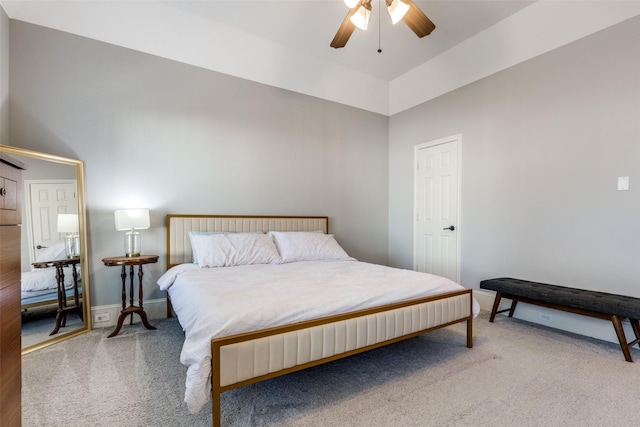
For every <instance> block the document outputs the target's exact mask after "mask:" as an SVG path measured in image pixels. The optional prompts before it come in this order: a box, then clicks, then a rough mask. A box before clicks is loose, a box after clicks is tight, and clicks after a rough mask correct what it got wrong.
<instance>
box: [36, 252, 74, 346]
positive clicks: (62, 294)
mask: <svg viewBox="0 0 640 427" xmlns="http://www.w3.org/2000/svg"><path fill="white" fill-rule="evenodd" d="M78 264H80V258H67V259H59V260H55V261H41V262H34V263H32V264H31V265H33V267H34V268H48V267H55V269H56V283H57V286H58V312H57V313H56V326H55V327H54V328H53V331H52V332H51V333H50V334H49V335H55V334H57V333H58V330H59V329H60V326H62V327H64V326H66V324H67V313H69V312H75V313H77V314H78V316H79V317H80V320H82V321H84V319H83V315H82V302H81V301H80V293H79V291H78V271H77V270H76V265H78ZM67 266H71V268H72V270H71V274H73V296H74V301H73V302H71V303H68V302H67V292H66V290H65V289H64V267H67Z"/></svg>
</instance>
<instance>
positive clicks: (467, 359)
mask: <svg viewBox="0 0 640 427" xmlns="http://www.w3.org/2000/svg"><path fill="white" fill-rule="evenodd" d="M155 323H156V324H157V326H158V330H156V331H149V330H146V329H144V328H143V327H142V326H141V325H139V324H138V325H135V324H134V325H133V326H129V325H125V327H123V330H122V331H121V332H120V334H119V335H118V336H116V337H114V338H110V339H107V338H106V336H107V335H108V334H109V332H110V330H105V329H98V330H94V331H92V332H90V333H88V334H85V335H82V336H80V337H77V338H74V339H71V340H69V341H66V342H64V343H61V344H57V345H55V346H53V347H50V348H47V349H43V350H39V351H37V352H34V353H32V354H29V355H26V356H25V357H24V358H23V426H25V427H29V426H125V425H127V426H208V425H210V423H211V408H210V407H207V408H205V410H203V411H202V412H201V413H200V414H197V415H191V414H189V413H188V412H187V410H186V408H185V405H184V404H183V402H182V398H183V391H184V379H185V368H184V367H183V366H182V365H181V364H180V362H179V354H180V347H181V345H182V331H181V329H180V326H179V324H178V322H177V321H176V320H175V319H168V320H162V321H157V322H155ZM474 328H475V331H474V348H473V349H467V348H466V346H465V337H464V326H463V325H456V326H454V327H450V328H447V329H443V330H439V331H435V332H432V333H429V334H427V335H424V336H421V337H418V338H415V339H411V340H408V341H405V342H402V343H398V344H394V345H392V346H388V347H385V348H381V349H378V350H374V351H371V352H368V353H365V354H362V355H358V356H353V357H350V358H348V359H344V360H341V361H337V362H333V363H330V364H327V365H323V366H319V367H316V368H312V369H309V370H306V371H302V372H298V373H294V374H291V375H287V376H284V377H280V378H276V379H273V380H270V381H267V382H264V383H260V384H255V385H252V386H248V387H244V388H240V389H236V390H233V391H230V392H227V393H224V394H223V396H222V404H223V412H222V421H223V425H226V426H363V427H365V426H367V427H369V426H620V427H624V426H637V425H638V424H639V423H640V415H639V414H638V404H639V403H640V350H638V349H637V347H636V348H635V349H634V350H632V355H633V356H634V358H635V359H636V362H635V363H628V362H625V361H624V358H623V356H622V352H621V351H620V349H619V347H618V346H617V345H614V344H610V343H606V342H602V341H597V340H593V339H588V338H584V337H580V336H576V335H572V334H567V333H561V332H558V331H555V330H552V329H547V328H543V327H538V326H535V325H531V324H527V323H524V322H520V321H517V320H514V319H507V318H504V317H500V318H499V319H498V320H497V321H496V322H495V323H493V324H490V323H489V322H488V320H487V315H486V313H483V314H482V315H481V317H480V318H478V319H477V320H476V321H475V322H474Z"/></svg>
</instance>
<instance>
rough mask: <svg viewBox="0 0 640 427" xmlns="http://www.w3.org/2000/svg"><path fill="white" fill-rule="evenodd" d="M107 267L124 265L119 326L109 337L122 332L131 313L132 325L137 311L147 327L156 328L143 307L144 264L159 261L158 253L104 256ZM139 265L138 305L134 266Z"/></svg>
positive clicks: (121, 274) (121, 275)
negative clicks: (134, 289) (134, 300)
mask: <svg viewBox="0 0 640 427" xmlns="http://www.w3.org/2000/svg"><path fill="white" fill-rule="evenodd" d="M102 262H103V263H104V265H106V266H107V267H122V272H121V273H120V277H122V311H121V312H120V316H118V326H116V329H115V330H114V331H113V332H111V334H110V335H109V336H108V337H107V338H111V337H115V336H116V335H118V332H120V328H121V327H122V322H124V319H125V318H126V317H127V316H128V315H131V321H130V323H129V324H130V325H131V324H133V315H134V313H137V314H138V315H139V316H140V319H142V323H143V324H144V326H145V328H147V329H156V327H155V326H152V325H151V324H149V321H147V314H146V313H145V312H144V309H143V308H142V266H143V265H144V264H152V263H156V262H158V255H140V256H136V257H126V256H117V257H111V258H104V259H103V260H102ZM136 265H137V266H138V305H137V306H136V305H133V279H134V267H135V266H136ZM127 266H129V279H130V285H129V306H128V307H127V286H126V282H127Z"/></svg>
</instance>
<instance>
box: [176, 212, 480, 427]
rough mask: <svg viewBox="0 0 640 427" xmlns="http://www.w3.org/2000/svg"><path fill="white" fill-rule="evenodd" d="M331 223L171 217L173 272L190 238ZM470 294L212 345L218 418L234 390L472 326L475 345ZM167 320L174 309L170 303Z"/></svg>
mask: <svg viewBox="0 0 640 427" xmlns="http://www.w3.org/2000/svg"><path fill="white" fill-rule="evenodd" d="M328 230H329V219H328V217H298V216H229V215H173V214H171V215H167V269H169V268H171V267H173V266H175V265H178V264H182V263H187V262H189V263H190V262H193V259H192V258H193V254H192V252H191V243H190V241H189V235H188V233H189V231H228V232H256V231H262V232H267V231H322V232H324V233H328ZM472 307H473V296H472V291H471V289H463V290H460V291H456V292H449V293H445V294H440V295H435V296H430V297H426V298H420V299H416V300H411V301H404V302H401V303H396V304H389V305H384V306H380V307H375V308H371V309H366V310H359V311H355V312H351V313H345V314H340V315H335V316H329V317H324V318H319V319H314V320H309V321H305V322H300V323H295V324H290V325H285V326H280V327H275V328H269V329H265V330H260V331H255V332H249V333H244V334H238V335H233V336H228V337H222V338H215V339H212V340H211V356H212V390H211V393H212V408H213V411H212V417H213V425H214V426H215V427H218V426H220V425H221V417H220V409H221V407H220V395H221V394H222V393H223V392H225V391H228V390H232V389H234V388H238V387H242V386H245V385H249V384H253V383H256V382H259V381H263V380H267V379H270V378H274V377H277V376H280V375H284V374H288V373H291V372H295V371H299V370H302V369H306V368H308V367H311V366H316V365H319V364H322V363H326V362H330V361H333V360H337V359H340V358H343V357H347V356H350V355H353V354H357V353H361V352H364V351H367V350H371V349H374V348H377V347H382V346H385V345H388V344H391V343H393V342H397V341H400V340H404V339H407V338H411V337H414V336H417V335H420V334H423V333H425V332H428V331H432V330H435V329H439V328H443V327H446V326H450V325H453V324H455V323H461V322H467V331H466V334H467V340H466V341H467V342H466V344H467V347H469V348H471V347H472V346H473V326H472V325H473V309H472ZM167 316H171V304H170V301H169V299H168V297H167Z"/></svg>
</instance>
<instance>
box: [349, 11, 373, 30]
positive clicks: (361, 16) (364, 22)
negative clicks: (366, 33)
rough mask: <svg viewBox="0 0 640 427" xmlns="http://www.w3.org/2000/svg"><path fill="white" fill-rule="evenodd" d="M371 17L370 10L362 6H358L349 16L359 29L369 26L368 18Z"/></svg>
mask: <svg viewBox="0 0 640 427" xmlns="http://www.w3.org/2000/svg"><path fill="white" fill-rule="evenodd" d="M370 17H371V11H370V10H367V8H365V7H364V6H360V8H359V9H358V10H357V11H356V13H354V14H353V16H352V17H351V18H349V19H350V20H351V22H352V23H353V25H355V26H356V27H358V28H360V29H361V30H366V29H367V27H368V26H369V18H370Z"/></svg>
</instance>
